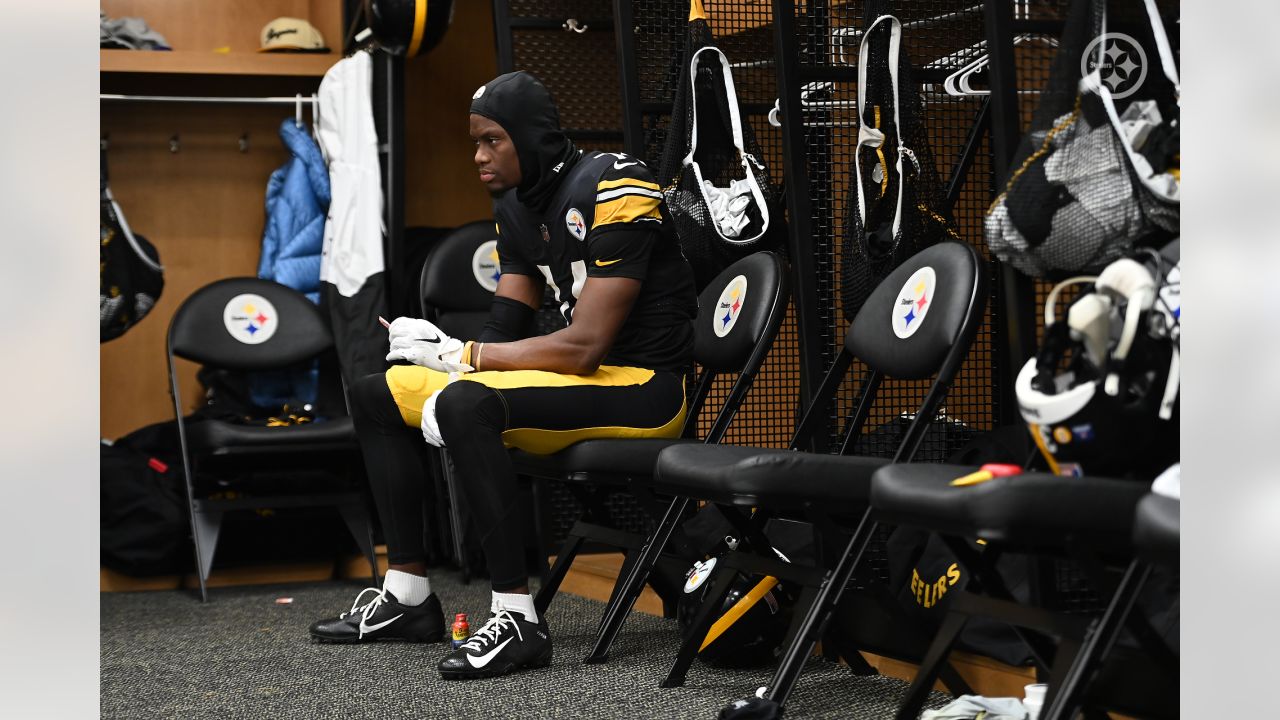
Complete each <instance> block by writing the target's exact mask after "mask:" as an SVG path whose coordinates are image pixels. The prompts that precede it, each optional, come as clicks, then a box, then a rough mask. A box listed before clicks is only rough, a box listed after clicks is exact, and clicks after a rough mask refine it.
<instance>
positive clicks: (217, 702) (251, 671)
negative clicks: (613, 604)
mask: <svg viewBox="0 0 1280 720" xmlns="http://www.w3.org/2000/svg"><path fill="white" fill-rule="evenodd" d="M455 577H456V576H455V575H454V574H453V573H448V572H440V573H436V574H434V575H433V577H432V585H433V588H434V589H435V591H436V592H438V593H439V594H440V597H441V600H442V602H443V603H444V607H445V613H446V614H448V617H449V618H450V619H452V615H451V613H455V612H466V613H467V614H468V616H469V617H470V618H472V619H473V621H477V622H476V624H478V621H481V620H482V619H483V618H485V617H487V616H488V606H489V593H488V586H487V583H484V582H478V583H477V582H473V583H471V584H470V585H462V584H460V583H458V582H457V580H456V579H455ZM359 590H360V586H358V585H354V584H350V583H339V582H332V583H321V584H306V585H277V586H256V587H244V588H228V589H219V590H212V591H210V597H211V601H210V602H209V603H207V604H202V603H200V601H199V599H198V597H197V596H195V595H194V594H192V593H189V592H145V593H103V594H102V619H101V627H102V637H101V642H102V646H101V653H102V671H101V672H102V685H101V700H102V716H103V717H104V718H175V717H180V718H401V717H405V718H408V717H414V718H424V717H431V718H444V717H465V718H490V717H494V718H703V719H710V718H715V717H716V713H718V712H719V709H720V708H721V707H722V706H723V705H724V704H725V703H727V702H728V701H730V700H732V699H734V698H737V697H745V696H747V695H750V694H751V693H752V692H753V691H754V689H755V688H756V687H758V686H760V685H762V684H764V683H765V682H767V681H768V679H769V675H770V673H771V670H770V669H767V668H765V669H759V670H732V671H730V670H718V669H713V668H709V667H707V666H705V665H703V664H701V663H695V664H694V666H693V668H692V669H691V670H690V673H689V678H688V681H687V683H686V685H685V686H684V687H682V688H673V689H663V688H660V687H659V686H658V683H659V681H660V680H661V679H662V677H664V676H665V674H666V670H667V667H668V665H669V663H670V662H671V659H672V658H673V656H674V654H675V651H676V647H677V645H678V630H677V627H676V623H675V621H674V620H664V619H662V618H656V617H653V616H650V615H645V614H641V613H634V614H633V615H632V616H631V618H630V619H629V620H628V621H627V625H626V627H625V628H624V629H623V631H622V634H621V636H620V637H619V638H618V641H617V643H615V645H614V648H613V651H612V652H611V654H610V658H609V662H607V663H605V664H603V665H584V664H583V663H582V658H583V656H585V655H586V653H587V650H588V649H589V646H590V643H591V640H592V639H593V636H594V632H595V627H596V624H597V623H598V622H599V619H600V616H601V613H602V612H603V607H604V606H603V604H602V603H599V602H594V601H591V600H585V599H582V598H579V597H575V596H573V595H568V594H561V595H560V596H559V597H557V598H556V600H555V602H554V603H553V604H552V607H551V610H550V612H549V613H548V618H547V619H548V622H549V624H550V627H551V630H552V637H553V638H554V639H555V643H556V646H555V660H554V662H553V663H552V665H551V667H550V668H546V669H543V670H535V671H530V672H523V673H516V674H514V675H508V676H506V677H503V678H496V679H492V680H473V681H466V682H456V681H455V682H444V681H442V680H441V679H440V676H439V674H438V673H437V672H436V671H435V663H436V662H437V660H438V659H439V658H440V657H441V656H442V655H443V654H444V652H445V650H446V648H447V647H448V646H447V645H413V644H405V643H375V644H369V645H355V646H342V645H321V644H314V643H312V642H311V641H310V640H309V639H308V636H307V626H308V625H309V624H310V623H311V622H312V621H314V620H316V619H318V618H320V617H322V616H326V615H331V614H336V613H337V612H339V611H342V610H346V609H347V608H349V607H350V605H351V601H352V600H353V599H354V598H355V595H356V593H357V592H359ZM279 597H291V598H293V603H292V604H288V605H281V604H276V602H275V600H276V598H279ZM905 690H906V685H905V683H902V682H900V681H897V680H894V679H890V678H884V677H856V676H854V675H852V674H850V673H849V672H848V670H847V669H846V668H842V667H840V666H839V665H836V664H833V663H829V662H825V661H821V660H818V659H815V660H812V661H811V662H810V663H809V666H808V668H807V670H806V672H805V674H804V676H803V677H802V678H801V681H800V684H799V686H798V687H797V689H796V692H795V693H794V695H793V696H792V699H791V701H790V702H789V703H788V706H787V710H788V712H787V717H788V718H858V719H869V720H876V719H879V718H890V717H892V715H893V711H894V708H895V707H896V703H897V700H898V699H899V698H900V697H901V695H902V693H903V692H905ZM932 700H933V703H932V704H931V707H938V706H940V705H942V704H944V703H945V701H946V698H945V696H943V695H940V694H938V693H934V695H933V698H932Z"/></svg>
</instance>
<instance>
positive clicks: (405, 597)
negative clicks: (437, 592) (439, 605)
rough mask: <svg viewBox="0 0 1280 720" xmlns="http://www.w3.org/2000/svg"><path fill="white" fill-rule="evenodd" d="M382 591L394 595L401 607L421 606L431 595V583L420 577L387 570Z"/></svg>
mask: <svg viewBox="0 0 1280 720" xmlns="http://www.w3.org/2000/svg"><path fill="white" fill-rule="evenodd" d="M382 589H383V590H386V591H388V592H390V593H391V594H392V595H395V596H396V601H398V602H399V603H400V604H401V605H421V604H422V602H423V601H424V600H426V599H427V597H428V596H429V595H431V581H430V580H428V579H426V578H425V577H423V576H421V575H411V574H409V573H407V572H400V571H399V570H388V571H387V577H386V579H385V580H383V582H382Z"/></svg>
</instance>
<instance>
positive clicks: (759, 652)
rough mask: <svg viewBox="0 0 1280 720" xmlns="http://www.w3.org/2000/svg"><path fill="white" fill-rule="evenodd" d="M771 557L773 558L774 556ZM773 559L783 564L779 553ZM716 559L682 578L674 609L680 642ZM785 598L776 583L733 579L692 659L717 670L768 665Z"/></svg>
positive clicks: (778, 638) (782, 625) (787, 603)
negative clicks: (712, 666)
mask: <svg viewBox="0 0 1280 720" xmlns="http://www.w3.org/2000/svg"><path fill="white" fill-rule="evenodd" d="M775 552H777V551H776V550H775ZM778 556H779V557H782V559H783V560H786V558H785V557H783V556H782V553H778ZM715 566H716V558H711V559H710V560H702V561H699V562H696V563H694V565H693V567H692V568H690V569H689V572H687V573H686V574H685V583H684V593H683V594H681V596H680V602H679V604H678V605H677V606H676V619H677V620H678V621H679V623H680V633H681V636H682V637H684V638H687V637H688V636H689V633H690V630H691V628H690V626H691V625H693V620H694V618H695V617H696V616H697V614H698V608H699V607H700V606H701V605H702V599H703V596H704V595H705V594H706V591H707V588H708V587H709V586H710V584H709V583H707V578H708V577H710V576H711V571H712V570H713V569H714V568H715ZM790 607H791V598H790V597H788V596H787V594H786V593H785V591H784V589H783V587H782V586H781V585H780V584H779V583H778V580H777V578H774V577H772V576H756V577H751V578H745V577H739V578H738V579H737V581H736V582H734V584H733V585H732V586H731V587H730V589H729V593H728V594H727V595H725V599H724V603H723V604H722V605H721V607H720V610H719V612H717V613H716V618H717V619H716V621H715V622H714V623H713V624H712V626H711V629H710V630H708V631H707V635H706V638H705V639H704V640H703V641H702V648H701V649H700V650H699V651H698V659H700V660H702V661H703V662H706V663H708V664H710V665H714V666H717V667H749V666H753V665H764V664H767V663H770V662H773V661H774V659H775V658H776V657H777V654H778V652H779V650H780V646H781V645H782V638H783V635H785V634H786V630H787V622H788V615H789V614H790Z"/></svg>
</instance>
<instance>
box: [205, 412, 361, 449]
mask: <svg viewBox="0 0 1280 720" xmlns="http://www.w3.org/2000/svg"><path fill="white" fill-rule="evenodd" d="M187 442H188V443H189V444H190V445H191V448H192V449H193V450H194V451H196V452H198V453H207V454H211V455H230V454H237V453H268V452H298V451H299V450H305V449H308V448H310V449H312V450H317V451H330V450H332V451H342V450H351V449H354V448H356V447H357V443H356V432H355V427H354V426H353V425H352V423H351V418H350V417H347V416H345V415H344V416H341V417H335V418H332V419H329V420H325V421H323V422H311V423H304V424H302V425H286V426H283V427H264V426H261V425H240V424H236V423H228V422H222V421H221V420H202V421H200V422H194V423H190V424H188V425H187Z"/></svg>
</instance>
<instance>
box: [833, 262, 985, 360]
mask: <svg viewBox="0 0 1280 720" xmlns="http://www.w3.org/2000/svg"><path fill="white" fill-rule="evenodd" d="M925 267H929V268H932V269H933V277H934V286H933V291H932V293H927V294H926V296H925V297H924V298H923V299H924V301H925V303H926V304H927V305H928V307H927V309H925V311H924V312H923V315H921V317H920V319H918V320H916V319H913V320H912V322H913V323H917V324H918V325H916V326H914V330H913V331H912V333H911V334H910V335H909V336H908V337H905V338H903V337H899V336H898V334H897V333H896V332H895V330H894V322H895V319H896V318H897V317H898V316H897V314H895V313H897V312H899V311H900V310H901V309H902V308H904V307H906V306H907V305H912V304H913V303H917V302H919V301H920V300H921V297H919V296H917V295H916V294H915V293H914V291H913V288H909V287H904V284H905V283H906V282H907V281H908V280H909V279H911V277H912V275H914V274H915V273H916V271H917V270H920V269H921V268H925ZM985 280H986V274H985V272H984V271H983V268H982V259H981V258H980V257H979V256H978V254H977V252H976V251H975V250H974V249H973V248H972V247H970V246H968V245H965V244H963V243H957V242H944V243H938V244H937V245H933V246H931V247H929V248H926V249H925V250H922V251H920V252H919V253H916V254H915V255H913V256H912V257H911V258H909V259H908V260H907V261H906V262H905V263H903V264H902V265H899V266H898V268H897V269H895V270H894V271H893V272H892V273H889V276H888V277H887V278H885V279H884V280H883V281H882V282H881V283H880V284H879V285H877V286H876V289H875V291H874V292H872V294H871V297H870V298H868V299H867V302H866V303H865V304H864V305H863V306H862V309H860V310H859V311H858V314H857V316H856V317H855V318H854V320H853V324H852V325H851V326H850V328H849V333H848V335H846V336H845V347H846V348H848V350H849V351H850V352H852V353H853V354H854V356H855V357H857V358H859V359H861V360H862V361H864V362H865V363H866V364H867V365H869V366H870V367H872V368H873V369H875V370H879V371H880V372H882V373H884V374H886V375H888V376H889V377H893V378H902V379H918V378H926V377H932V376H933V375H934V374H935V373H937V372H938V368H939V367H941V365H942V361H943V359H944V358H946V356H947V354H948V353H950V352H951V349H952V347H953V346H954V345H955V344H956V341H957V340H958V339H959V337H960V333H961V330H962V329H963V328H964V325H965V320H966V318H968V317H969V316H970V315H971V314H973V313H975V312H977V313H981V311H982V307H983V303H985V301H986V293H985V287H986V283H985ZM910 310H912V311H913V312H917V313H918V312H919V311H920V310H921V308H920V307H919V306H916V307H913V308H910ZM912 317H913V318H914V317H915V316H914V315H913V316H912ZM978 319H980V318H978ZM907 327H908V328H910V327H913V326H911V325H908V326H907Z"/></svg>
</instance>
